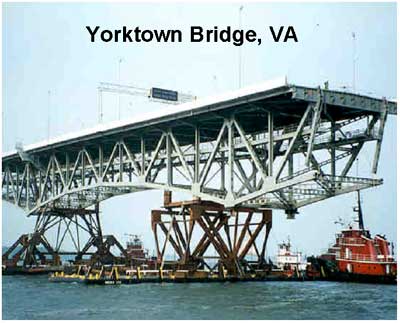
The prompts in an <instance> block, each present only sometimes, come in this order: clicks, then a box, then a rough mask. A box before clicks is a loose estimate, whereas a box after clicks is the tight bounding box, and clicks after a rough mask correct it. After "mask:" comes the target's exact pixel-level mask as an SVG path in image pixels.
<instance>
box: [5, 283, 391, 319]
mask: <svg viewBox="0 0 400 323" xmlns="http://www.w3.org/2000/svg"><path fill="white" fill-rule="evenodd" d="M2 293H3V294H2V295H3V319H396V316H397V315H396V312H397V305H396V304H397V300H396V298H397V291H396V286H387V285H372V284H357V283H336V282H240V283H189V284H173V283H160V284H157V283H143V284H137V285H120V286H86V285H83V284H78V283H50V282H48V281H47V277H46V276H36V277H32V276H4V277H3V278H2Z"/></svg>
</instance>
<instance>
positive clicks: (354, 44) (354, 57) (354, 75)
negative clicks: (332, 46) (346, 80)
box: [351, 32, 356, 92]
mask: <svg viewBox="0 0 400 323" xmlns="http://www.w3.org/2000/svg"><path fill="white" fill-rule="evenodd" d="M351 36H352V38H353V91H354V92H356V34H355V33H354V32H352V33H351Z"/></svg>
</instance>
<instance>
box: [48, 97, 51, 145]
mask: <svg viewBox="0 0 400 323" xmlns="http://www.w3.org/2000/svg"><path fill="white" fill-rule="evenodd" d="M47 95H48V97H47V140H50V96H51V91H50V90H48V91H47Z"/></svg>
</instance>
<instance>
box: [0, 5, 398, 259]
mask: <svg viewBox="0 0 400 323" xmlns="http://www.w3.org/2000/svg"><path fill="white" fill-rule="evenodd" d="M239 6H240V4H238V3H235V4H216V5H215V4H210V3H209V4H184V3H176V4H174V3H169V4H156V3H151V4H142V3H131V4H126V3H125V4H112V3H87V4H79V3H70V4H61V3H58V4H55V3H6V4H5V3H3V20H2V27H3V28H2V33H3V34H2V35H3V38H2V41H3V43H2V56H3V61H2V64H3V65H2V66H3V75H2V77H3V82H2V86H3V97H2V109H3V110H2V118H3V142H2V145H3V147H2V149H3V152H6V151H9V150H12V149H14V147H15V144H16V142H22V143H23V144H24V145H27V144H30V143H34V142H37V141H41V140H43V139H47V138H48V136H50V137H54V136H57V135H60V134H64V133H67V132H73V131H76V130H80V129H83V128H87V127H91V126H94V125H96V124H97V122H98V120H99V115H98V93H97V87H98V85H99V82H118V81H120V82H121V83H122V84H129V85H135V86H139V87H144V88H150V87H153V86H154V87H163V88H168V89H175V90H179V91H182V92H186V93H192V94H193V95H197V96H199V97H204V96H207V95H212V94H216V93H220V92H224V91H229V90H234V89H237V88H238V84H239V71H238V70H239V68H238V67H239V55H241V57H242V84H243V86H246V85H250V84H255V83H258V82H262V81H265V80H268V79H273V78H276V77H279V76H282V75H286V76H287V77H288V80H289V82H291V83H295V84H301V85H309V86H317V85H323V83H324V82H325V81H327V80H328V81H329V84H330V87H331V88H334V89H340V88H341V89H343V87H346V88H351V87H352V86H353V61H354V58H355V62H356V64H355V66H356V68H355V71H356V73H355V75H356V78H355V90H356V92H358V93H363V94H370V95H374V96H378V97H383V96H385V97H387V98H396V88H397V84H396V70H397V65H396V64H397V62H396V56H397V53H396V45H397V44H396V29H397V27H396V4H395V3H321V4H319V3H303V4H302V3H291V4H290V3H248V4H244V8H243V11H242V16H241V25H242V28H244V29H254V30H256V31H257V34H259V35H260V36H261V37H263V43H262V44H261V45H260V46H257V45H255V44H246V45H244V46H242V47H241V49H239V48H238V47H236V46H233V45H232V44H229V43H190V42H189V40H188V37H187V36H188V34H187V31H188V30H189V28H190V26H192V25H200V26H204V27H205V28H213V27H214V26H218V27H219V28H223V27H226V26H232V28H238V25H239ZM87 25H90V26H97V25H99V26H101V28H103V29H120V28H122V26H127V27H131V28H134V27H136V26H140V27H141V28H143V29H144V28H147V29H154V28H156V29H181V30H182V31H183V33H184V41H183V42H182V43H175V44H172V43H168V44H167V43H160V44H158V43H154V42H153V43H111V42H110V43H100V42H98V43H97V42H96V43H91V42H90V35H89V33H88V32H87V30H86V26H87ZM269 26H277V27H278V28H279V27H280V26H293V27H294V29H295V31H296V35H297V37H298V42H297V43H295V42H287V43H274V42H272V40H271V39H270V38H267V37H266V35H267V31H268V28H269ZM353 32H354V33H355V35H356V41H355V43H354V42H353V39H352V33H353ZM240 51H241V54H240ZM120 61H121V62H120ZM119 62H120V63H119ZM120 100H121V103H120V106H121V117H122V118H126V117H132V116H135V115H139V114H141V113H144V112H147V111H148V110H152V109H162V106H160V105H156V104H149V103H148V102H147V101H146V100H144V99H143V98H139V97H138V98H136V97H121V98H120ZM103 101H104V102H103V109H104V122H108V121H112V120H116V119H117V118H118V98H117V97H116V95H110V94H109V95H105V96H104V98H103ZM48 123H50V128H48ZM396 150H397V145H396V117H394V116H389V118H388V122H387V126H386V129H385V135H384V141H383V147H382V153H381V159H380V165H379V170H378V176H379V177H381V178H383V179H384V185H382V186H380V187H377V188H372V189H369V190H365V191H363V206H364V215H365V219H364V222H365V223H366V226H367V227H368V228H369V229H370V230H371V232H372V233H373V234H375V233H382V234H386V235H387V237H388V238H389V239H390V240H396V189H397V187H396V177H397V161H396ZM372 152H373V147H367V150H366V151H365V152H363V153H362V154H361V156H360V160H359V168H360V171H361V172H362V173H363V174H364V173H365V174H367V175H368V174H369V171H370V166H369V165H370V164H371V159H372V158H373V157H372V156H373V154H372ZM355 202H356V199H355V193H352V194H347V195H344V196H339V197H335V198H331V199H328V200H326V201H323V202H319V203H316V204H313V205H310V206H307V207H304V208H302V209H300V214H299V215H298V216H297V217H296V219H295V220H288V219H286V216H285V214H284V213H283V212H282V211H278V210H275V211H274V217H273V229H272V233H271V238H270V240H269V242H268V251H269V253H270V255H273V254H275V252H276V249H277V243H278V242H281V241H282V240H284V239H286V238H287V237H288V236H290V240H291V241H292V244H293V245H294V247H295V249H298V250H301V251H303V252H304V253H306V254H308V255H311V254H319V253H321V251H322V250H324V249H325V248H327V247H328V245H329V243H331V242H332V241H333V239H334V234H335V232H337V231H338V230H339V229H340V227H338V226H337V225H336V224H334V221H335V220H337V218H338V217H342V218H345V219H348V220H351V219H352V217H353V213H352V207H353V206H354V205H355ZM161 204H162V192H161V191H147V192H141V193H134V194H130V195H125V196H120V197H115V198H112V199H110V200H107V201H105V202H103V203H102V204H101V209H102V221H103V231H104V232H106V233H112V234H114V235H116V237H117V238H118V239H119V240H120V241H122V242H124V241H126V236H125V235H124V234H125V233H136V234H140V235H141V236H142V238H143V241H144V244H145V245H146V247H147V248H149V249H150V250H152V249H154V241H153V237H152V234H151V228H150V211H151V209H154V208H159V207H160V206H161ZM2 211H3V214H2V243H3V245H10V244H11V243H13V242H14V241H15V240H16V239H17V238H18V237H19V236H20V234H22V233H26V232H30V231H31V230H32V228H33V219H32V218H29V219H28V218H26V216H25V215H24V212H23V211H22V210H20V209H17V208H16V207H15V206H13V205H10V204H7V203H3V207H2Z"/></svg>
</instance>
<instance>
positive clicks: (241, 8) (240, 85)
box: [239, 5, 244, 89]
mask: <svg viewBox="0 0 400 323" xmlns="http://www.w3.org/2000/svg"><path fill="white" fill-rule="evenodd" d="M243 8H244V7H243V5H241V6H240V7H239V30H240V29H242V11H243ZM241 87H242V46H239V89H240V88H241Z"/></svg>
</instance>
